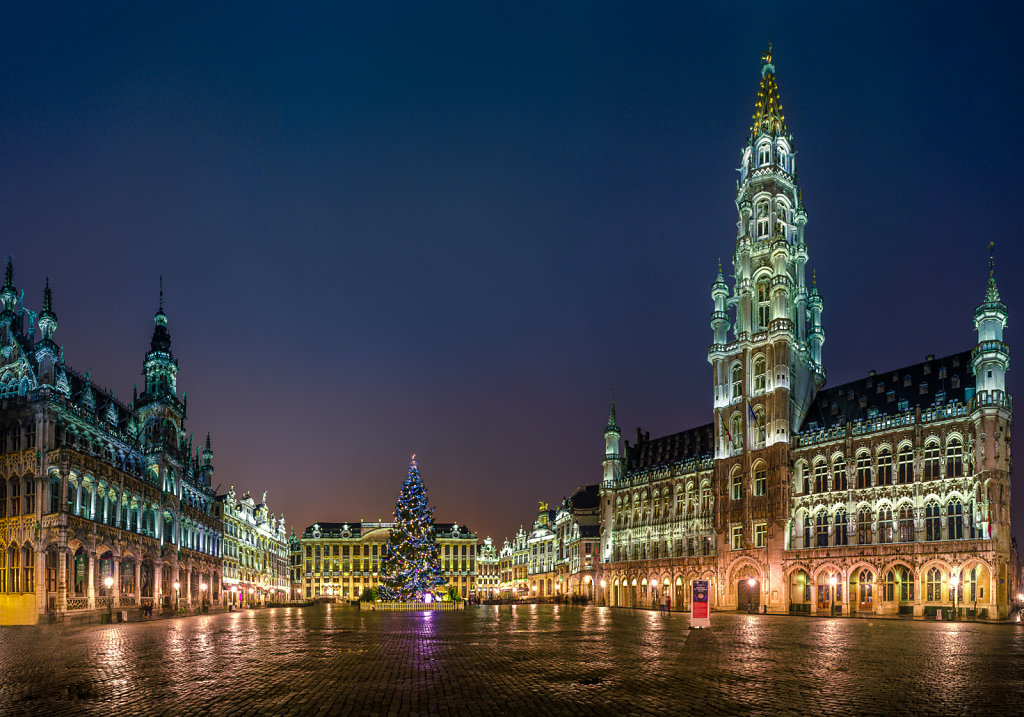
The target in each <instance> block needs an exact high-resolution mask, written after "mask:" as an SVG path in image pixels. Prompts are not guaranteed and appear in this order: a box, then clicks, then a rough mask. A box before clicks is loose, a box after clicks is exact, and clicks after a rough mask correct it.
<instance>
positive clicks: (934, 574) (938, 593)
mask: <svg viewBox="0 0 1024 717" xmlns="http://www.w3.org/2000/svg"><path fill="white" fill-rule="evenodd" d="M924 587H925V600H927V601H928V602H938V601H940V600H942V573H940V572H939V569H938V568H932V569H931V570H929V571H928V574H927V575H925V581H924Z"/></svg>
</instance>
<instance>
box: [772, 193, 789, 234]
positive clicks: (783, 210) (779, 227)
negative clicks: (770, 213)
mask: <svg viewBox="0 0 1024 717" xmlns="http://www.w3.org/2000/svg"><path fill="white" fill-rule="evenodd" d="M788 219H789V211H788V208H787V207H786V203H785V202H783V201H780V202H778V203H777V204H776V205H775V234H776V235H777V236H780V237H785V236H786V224H787V223H788V221H787V220H788Z"/></svg>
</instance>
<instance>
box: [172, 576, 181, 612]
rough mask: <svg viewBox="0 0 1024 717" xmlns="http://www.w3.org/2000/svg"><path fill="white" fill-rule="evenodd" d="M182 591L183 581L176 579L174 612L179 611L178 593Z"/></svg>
mask: <svg viewBox="0 0 1024 717" xmlns="http://www.w3.org/2000/svg"><path fill="white" fill-rule="evenodd" d="M180 591H181V583H179V582H178V581H177V580H175V581H174V612H178V594H179V593H180Z"/></svg>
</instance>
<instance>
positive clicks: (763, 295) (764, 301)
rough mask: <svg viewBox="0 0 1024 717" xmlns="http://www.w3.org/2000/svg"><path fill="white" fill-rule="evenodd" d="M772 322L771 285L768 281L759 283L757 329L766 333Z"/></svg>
mask: <svg viewBox="0 0 1024 717" xmlns="http://www.w3.org/2000/svg"><path fill="white" fill-rule="evenodd" d="M771 320H772V297H771V285H770V284H769V283H768V280H767V279H762V280H761V281H759V282H757V328H758V329H759V330H761V331H764V330H765V329H767V328H768V324H769V323H771Z"/></svg>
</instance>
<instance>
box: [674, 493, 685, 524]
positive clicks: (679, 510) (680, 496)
mask: <svg viewBox="0 0 1024 717" xmlns="http://www.w3.org/2000/svg"><path fill="white" fill-rule="evenodd" d="M684 500H685V494H684V493H683V489H682V488H677V489H676V517H678V518H681V517H682V516H683V510H684V505H685V503H684Z"/></svg>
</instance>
